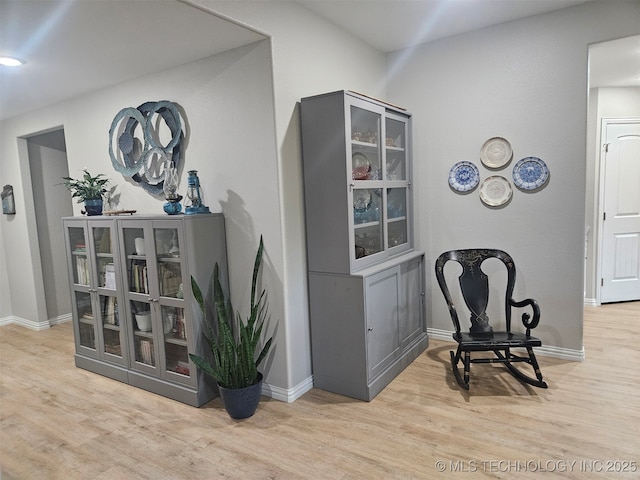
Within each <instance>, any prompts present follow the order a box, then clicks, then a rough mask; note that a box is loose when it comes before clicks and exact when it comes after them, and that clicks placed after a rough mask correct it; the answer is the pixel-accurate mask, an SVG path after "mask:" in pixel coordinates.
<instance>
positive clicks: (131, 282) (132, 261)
mask: <svg viewBox="0 0 640 480" xmlns="http://www.w3.org/2000/svg"><path fill="white" fill-rule="evenodd" d="M122 231H123V235H124V248H125V255H126V259H127V272H126V275H127V284H128V288H129V291H130V292H133V293H143V294H148V293H149V278H148V271H147V249H146V240H145V231H144V229H143V228H142V227H125V228H123V229H122Z"/></svg>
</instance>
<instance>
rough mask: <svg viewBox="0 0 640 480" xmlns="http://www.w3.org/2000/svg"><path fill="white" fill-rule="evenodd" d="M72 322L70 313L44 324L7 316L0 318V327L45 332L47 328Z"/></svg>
mask: <svg viewBox="0 0 640 480" xmlns="http://www.w3.org/2000/svg"><path fill="white" fill-rule="evenodd" d="M71 320H72V316H71V314H70V313H67V314H64V315H59V316H57V317H54V318H50V319H48V320H47V321H46V322H34V321H33V320H27V319H26V318H21V317H15V316H9V317H4V318H0V327H2V326H4V325H11V324H15V325H20V326H22V327H25V328H28V329H30V330H37V331H40V330H47V329H48V328H49V327H51V326H53V325H59V324H61V323H66V322H70V321H71Z"/></svg>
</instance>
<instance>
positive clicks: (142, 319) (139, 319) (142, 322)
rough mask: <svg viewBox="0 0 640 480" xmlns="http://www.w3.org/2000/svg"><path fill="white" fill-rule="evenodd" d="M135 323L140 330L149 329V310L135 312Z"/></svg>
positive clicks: (146, 330) (148, 330)
mask: <svg viewBox="0 0 640 480" xmlns="http://www.w3.org/2000/svg"><path fill="white" fill-rule="evenodd" d="M134 316H135V317H136V324H137V325H138V330H140V331H141V332H150V331H151V312H142V313H136V314H135V315H134Z"/></svg>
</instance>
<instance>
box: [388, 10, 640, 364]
mask: <svg viewBox="0 0 640 480" xmlns="http://www.w3.org/2000/svg"><path fill="white" fill-rule="evenodd" d="M639 19H640V3H637V2H595V3H587V4H583V5H580V6H577V7H573V8H569V9H564V10H560V11H557V12H553V13H550V14H546V15H539V16H535V17H529V18H526V19H523V20H519V21H514V22H510V23H506V24H502V25H498V26H495V27H491V28H487V29H484V30H480V31H477V32H472V33H468V34H464V35H459V36H456V37H451V38H448V39H444V40H442V41H437V42H432V43H429V44H426V45H423V46H421V47H418V48H416V49H411V50H406V51H400V52H397V53H395V54H393V55H390V56H389V66H388V70H389V72H390V73H391V74H392V75H391V76H390V79H389V86H388V98H389V100H390V101H391V102H394V103H397V104H400V105H406V106H407V107H408V108H409V109H410V110H411V111H412V112H413V114H414V138H415V141H414V157H415V161H416V165H415V177H416V178H415V184H416V185H417V186H418V188H417V191H415V192H414V194H415V195H416V200H417V208H416V211H417V215H418V225H417V234H418V246H419V247H422V248H424V249H426V251H427V258H428V264H429V265H433V261H434V260H435V258H436V257H437V256H438V255H439V254H440V253H442V252H444V251H446V250H450V249H455V248H469V247H496V248H501V249H503V250H506V251H507V252H509V253H510V254H511V255H512V256H513V258H514V260H515V262H516V265H517V267H518V279H517V282H516V297H521V296H524V295H526V296H530V297H533V298H536V299H537V300H538V302H539V304H540V306H541V309H542V321H541V324H540V326H539V327H538V329H537V330H536V333H537V335H539V336H540V337H541V338H542V340H543V342H544V343H545V344H546V345H547V346H548V347H550V348H551V349H559V351H561V352H562V353H564V354H567V355H568V356H570V357H571V356H574V355H575V356H580V352H581V351H582V309H583V264H584V225H585V222H584V218H585V209H584V200H585V168H586V167H585V163H586V149H585V144H586V135H587V131H586V121H587V72H588V70H587V59H588V55H587V54H588V46H589V44H590V43H592V42H598V41H602V40H606V39H612V38H618V37H622V36H625V35H631V34H637V33H638V31H639V29H640V21H639ZM493 136H502V137H505V138H507V139H508V140H509V141H510V142H511V144H512V146H513V149H514V159H513V161H512V162H511V163H510V164H509V166H508V167H507V168H506V169H504V170H501V171H499V172H492V171H488V170H487V169H486V168H484V167H483V166H482V165H481V162H480V160H479V151H480V148H481V146H482V144H483V142H484V141H485V140H487V139H488V138H491V137H493ZM525 156H537V157H540V158H542V159H543V160H544V161H545V162H546V164H547V165H548V167H549V169H550V171H551V176H550V180H549V182H548V184H547V186H546V187H545V188H544V189H542V190H541V191H539V192H537V193H524V192H522V191H519V190H518V189H515V188H514V192H513V199H512V201H511V203H510V204H509V205H507V206H506V207H505V208H502V209H496V210H492V209H489V208H487V207H485V206H484V205H483V204H482V203H481V202H480V200H479V196H478V191H477V190H476V191H475V192H474V193H472V194H469V195H459V194H456V193H454V192H453V191H451V189H450V188H449V186H448V184H447V175H448V172H449V169H450V168H451V166H452V165H453V164H454V163H455V162H457V161H460V160H471V161H474V162H475V163H476V164H477V165H478V167H479V168H480V172H481V180H482V179H484V178H486V177H488V176H490V175H492V174H500V175H503V176H505V177H507V178H508V179H509V180H511V170H512V167H513V165H514V164H515V162H516V161H517V160H519V159H520V158H523V157H525ZM429 270H430V271H429V272H428V273H429V275H430V277H431V279H432V288H431V293H430V297H429V298H430V303H431V305H432V307H431V308H432V321H431V325H430V327H431V328H433V329H438V330H451V329H452V326H451V322H450V318H449V314H448V312H447V311H446V309H445V303H444V301H443V299H442V295H441V293H440V290H439V289H438V287H437V284H436V283H435V278H434V274H433V272H432V270H433V268H432V267H431V268H429Z"/></svg>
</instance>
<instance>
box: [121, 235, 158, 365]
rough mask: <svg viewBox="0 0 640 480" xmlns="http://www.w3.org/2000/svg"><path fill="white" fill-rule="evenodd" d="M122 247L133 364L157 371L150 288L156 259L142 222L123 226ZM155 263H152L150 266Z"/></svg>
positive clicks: (152, 302) (152, 304) (152, 303)
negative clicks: (151, 270) (151, 267)
mask: <svg viewBox="0 0 640 480" xmlns="http://www.w3.org/2000/svg"><path fill="white" fill-rule="evenodd" d="M121 238H122V242H121V247H124V252H123V253H124V255H122V256H123V259H124V265H123V267H122V268H123V269H124V273H125V275H124V277H125V278H124V281H125V283H126V286H125V291H126V292H127V293H126V297H127V302H126V307H127V308H126V312H127V318H128V320H129V323H130V325H129V327H128V330H129V332H130V335H129V337H130V339H131V346H130V348H131V366H132V367H133V368H138V369H140V370H143V371H144V370H145V369H147V370H150V371H151V372H153V371H155V368H156V364H157V362H156V360H157V352H156V342H155V341H154V322H153V307H154V303H155V302H154V297H153V295H152V292H151V289H150V282H149V278H150V273H151V272H149V268H150V263H149V261H148V259H149V258H151V259H153V251H149V250H151V249H152V245H153V243H151V242H150V241H149V239H148V238H147V230H146V229H145V228H144V225H143V224H142V223H140V224H135V225H133V226H131V227H128V226H125V227H123V228H122V237H121ZM152 264H153V262H151V265H152Z"/></svg>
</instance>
